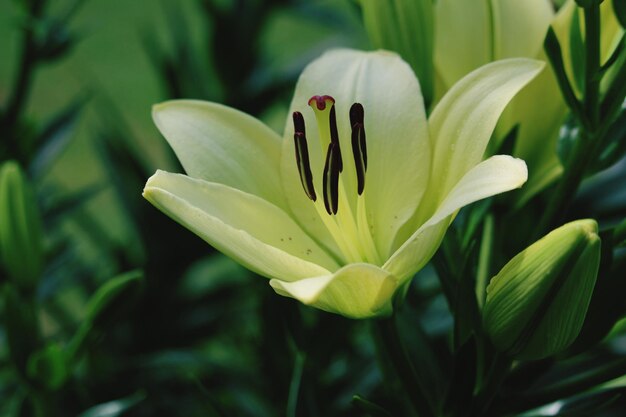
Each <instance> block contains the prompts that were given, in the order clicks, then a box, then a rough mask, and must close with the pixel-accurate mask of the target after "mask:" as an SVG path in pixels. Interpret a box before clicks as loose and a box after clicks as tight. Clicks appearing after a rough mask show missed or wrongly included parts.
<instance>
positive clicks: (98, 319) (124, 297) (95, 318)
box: [86, 270, 143, 325]
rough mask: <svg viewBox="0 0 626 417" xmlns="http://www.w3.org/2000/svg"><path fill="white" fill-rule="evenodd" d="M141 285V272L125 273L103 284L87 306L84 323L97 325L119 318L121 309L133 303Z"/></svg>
mask: <svg viewBox="0 0 626 417" xmlns="http://www.w3.org/2000/svg"><path fill="white" fill-rule="evenodd" d="M142 284H143V272H142V271H140V270H134V271H130V272H126V273H125V274H122V275H119V276H117V277H115V278H112V279H110V280H109V281H107V282H106V283H105V284H103V285H102V286H101V287H100V288H98V290H97V291H96V293H95V294H94V295H93V296H92V297H91V299H90V300H89V303H88V304H87V317H86V321H88V322H90V323H92V324H94V325H99V324H102V323H105V322H110V321H113V320H115V319H116V318H117V317H119V314H120V313H121V311H120V310H121V308H122V307H128V305H127V304H129V302H131V301H133V300H134V298H135V297H136V296H137V293H138V291H139V290H140V288H141V286H142Z"/></svg>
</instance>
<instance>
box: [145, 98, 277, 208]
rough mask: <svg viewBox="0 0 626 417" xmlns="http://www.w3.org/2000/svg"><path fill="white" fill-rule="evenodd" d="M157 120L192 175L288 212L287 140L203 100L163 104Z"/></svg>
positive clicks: (156, 109) (158, 108) (155, 114)
mask: <svg viewBox="0 0 626 417" xmlns="http://www.w3.org/2000/svg"><path fill="white" fill-rule="evenodd" d="M152 117H153V118H154V122H155V123H156V125H157V127H158V128H159V130H160V131H161V133H162V134H163V136H165V139H167V141H168V143H169V144H170V146H171V147H172V149H173V150H174V152H175V153H176V156H177V157H178V159H179V160H180V162H181V164H182V165H183V168H185V171H186V172H187V174H189V176H191V177H193V178H199V179H203V180H206V181H210V182H215V183H219V184H224V185H227V186H229V187H233V188H237V189H239V190H241V191H245V192H247V193H250V194H254V195H257V196H259V197H261V198H263V199H265V200H267V201H270V202H272V203H273V204H275V205H277V206H279V207H281V208H283V209H284V208H286V202H285V199H284V196H283V192H282V189H281V185H280V179H279V165H280V162H279V161H280V151H281V138H280V136H278V134H276V132H274V131H273V130H271V129H270V128H269V127H267V126H265V125H264V124H263V123H261V122H260V121H259V120H257V119H255V118H254V117H252V116H249V115H247V114H245V113H242V112H240V111H239V110H235V109H232V108H230V107H226V106H223V105H221V104H216V103H210V102H206V101H197V100H175V101H168V102H165V103H162V104H158V105H156V106H154V109H153V112H152Z"/></svg>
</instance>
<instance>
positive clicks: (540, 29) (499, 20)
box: [465, 0, 554, 61]
mask: <svg viewBox="0 0 626 417" xmlns="http://www.w3.org/2000/svg"><path fill="white" fill-rule="evenodd" d="M491 5H492V8H493V31H494V38H493V43H494V45H493V47H494V51H493V57H492V59H491V60H492V61H495V60H498V59H504V58H514V57H536V56H537V55H538V54H539V52H540V51H541V48H542V47H543V39H544V38H545V36H546V32H547V30H548V26H550V22H551V21H552V19H553V18H554V8H553V7H554V6H553V5H552V3H551V1H550V0H523V1H519V0H496V1H493V0H492V1H491ZM465 26H466V27H467V28H468V29H473V27H474V26H473V25H465Z"/></svg>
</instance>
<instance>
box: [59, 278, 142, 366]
mask: <svg viewBox="0 0 626 417" xmlns="http://www.w3.org/2000/svg"><path fill="white" fill-rule="evenodd" d="M142 286H143V272H142V271H141V270H134V271H130V272H127V273H125V274H122V275H119V276H117V277H115V278H112V279H110V280H109V281H107V282H106V283H105V284H103V285H102V286H101V287H100V288H98V290H97V291H96V292H95V294H94V295H93V296H92V297H91V299H90V300H89V302H88V304H87V313H86V317H85V319H84V320H83V322H82V323H81V326H80V327H79V328H78V330H77V331H76V333H75V334H74V337H73V338H72V341H71V342H70V345H69V347H68V355H67V356H68V358H70V359H76V356H77V354H78V353H79V352H80V351H81V349H82V347H83V345H84V344H85V342H86V341H87V340H88V337H89V335H90V334H91V333H92V331H93V329H94V327H102V326H105V325H106V324H108V323H111V322H113V321H115V320H116V319H117V318H118V317H120V316H121V315H123V314H124V313H125V312H126V311H127V310H128V309H129V308H130V307H131V305H132V304H133V302H134V301H135V299H136V298H137V296H138V293H139V291H140V290H141V288H142Z"/></svg>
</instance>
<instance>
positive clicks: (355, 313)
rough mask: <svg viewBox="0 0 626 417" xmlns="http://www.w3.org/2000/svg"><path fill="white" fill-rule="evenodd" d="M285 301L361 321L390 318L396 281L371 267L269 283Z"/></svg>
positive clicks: (351, 265) (342, 269)
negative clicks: (294, 301) (292, 299)
mask: <svg viewBox="0 0 626 417" xmlns="http://www.w3.org/2000/svg"><path fill="white" fill-rule="evenodd" d="M270 285H271V286H272V287H273V288H274V290H275V291H276V292H277V293H278V294H280V295H284V296H286V297H291V298H295V299H296V300H299V301H300V302H302V303H304V304H307V305H311V306H313V307H316V308H319V309H321V310H325V311H329V312H331V313H338V314H341V315H343V316H346V317H350V318H355V319H361V318H367V317H373V316H381V315H388V314H390V313H391V311H392V304H391V301H392V298H393V294H394V292H395V291H396V288H397V281H396V278H395V277H394V276H393V275H391V274H390V273H389V272H387V271H384V270H382V269H380V268H379V267H377V266H374V265H371V264H350V265H347V266H345V267H343V268H341V269H340V270H339V271H337V272H335V273H334V274H332V275H323V276H319V277H314V278H307V279H303V280H299V281H295V282H285V281H280V280H277V279H273V280H271V281H270Z"/></svg>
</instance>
